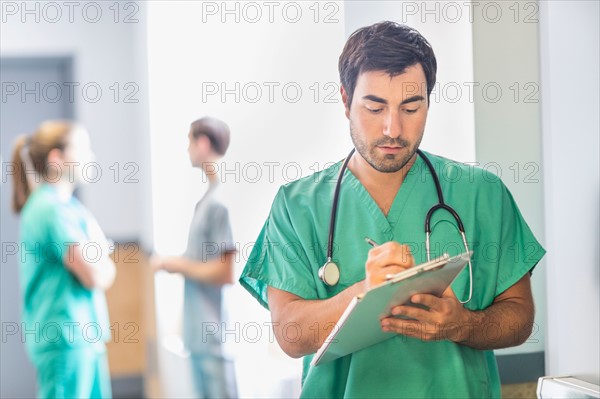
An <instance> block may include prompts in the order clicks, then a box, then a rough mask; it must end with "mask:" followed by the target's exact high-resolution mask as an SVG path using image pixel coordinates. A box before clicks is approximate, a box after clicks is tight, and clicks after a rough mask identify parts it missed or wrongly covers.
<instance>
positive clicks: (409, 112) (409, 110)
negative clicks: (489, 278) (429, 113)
mask: <svg viewBox="0 0 600 399" xmlns="http://www.w3.org/2000/svg"><path fill="white" fill-rule="evenodd" d="M418 110H419V109H418V108H415V109H405V110H404V112H406V113H407V114H414V113H415V112H417V111H418Z"/></svg>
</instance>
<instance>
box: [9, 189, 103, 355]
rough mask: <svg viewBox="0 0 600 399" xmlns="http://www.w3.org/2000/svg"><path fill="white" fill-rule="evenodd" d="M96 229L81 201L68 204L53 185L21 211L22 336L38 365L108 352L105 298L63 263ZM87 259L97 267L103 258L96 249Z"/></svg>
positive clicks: (37, 192)
mask: <svg viewBox="0 0 600 399" xmlns="http://www.w3.org/2000/svg"><path fill="white" fill-rule="evenodd" d="M91 223H96V221H95V219H94V217H93V215H92V214H91V213H90V212H89V211H88V210H87V209H86V208H85V207H84V206H83V205H82V204H81V202H79V201H78V200H77V198H75V197H71V198H70V199H69V200H67V201H65V200H63V199H61V197H60V196H59V195H58V193H57V191H56V189H55V188H54V187H52V186H50V185H47V184H42V185H41V186H39V187H38V188H37V189H36V190H34V191H33V193H32V194H31V195H30V196H29V198H28V200H27V202H26V203H25V206H24V207H23V209H22V211H21V224H20V241H21V267H20V285H21V295H22V298H23V313H22V331H23V333H24V334H23V336H24V339H25V347H26V349H27V351H28V353H29V355H30V356H31V358H32V360H33V361H34V362H36V359H41V357H42V356H43V354H44V353H45V352H48V351H51V350H63V349H68V348H77V347H81V346H88V347H89V346H90V345H92V346H96V347H98V350H99V351H103V350H104V343H105V342H106V341H108V340H109V339H110V326H109V321H108V311H107V307H106V298H105V296H104V292H103V291H102V290H99V289H92V290H90V289H88V288H86V287H84V286H83V285H82V284H81V283H80V282H79V280H78V279H77V278H76V277H75V275H74V274H73V273H72V272H71V271H69V270H68V269H67V268H66V266H65V265H64V263H63V259H64V257H65V255H66V254H67V250H68V245H70V243H71V244H72V243H80V245H84V244H85V243H86V242H87V241H88V240H89V239H90V238H89V236H88V233H87V228H88V225H90V224H91ZM86 256H89V259H90V261H91V260H93V259H96V256H97V255H96V252H95V250H94V249H91V247H90V250H89V252H88V255H86ZM25 330H27V331H28V332H29V333H26V331H25Z"/></svg>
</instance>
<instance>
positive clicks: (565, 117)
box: [540, 1, 600, 384]
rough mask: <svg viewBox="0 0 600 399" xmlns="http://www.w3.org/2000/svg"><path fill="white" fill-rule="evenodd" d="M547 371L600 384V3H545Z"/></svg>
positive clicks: (542, 27) (542, 20)
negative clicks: (599, 111) (599, 245)
mask: <svg viewBox="0 0 600 399" xmlns="http://www.w3.org/2000/svg"><path fill="white" fill-rule="evenodd" d="M540 11H541V12H540V44H541V52H540V56H541V83H542V87H541V89H542V131H543V144H544V145H543V157H544V177H545V182H546V184H545V203H546V207H545V209H546V210H545V220H546V243H547V248H548V255H547V261H546V265H547V269H548V273H547V281H548V283H547V284H548V286H547V288H548V296H547V306H548V315H547V318H548V331H547V340H546V366H547V374H549V375H555V376H557V375H574V376H577V377H579V378H581V379H583V380H586V381H589V382H592V383H596V384H600V347H599V345H600V343H599V341H600V339H599V337H600V320H599V316H600V308H599V306H600V305H599V302H600V288H599V286H600V283H599V280H600V273H599V265H600V255H599V250H598V243H599V242H600V234H599V227H598V226H599V224H600V223H599V210H598V209H599V148H600V143H599V138H598V136H599V134H598V132H599V130H600V125H599V122H598V109H600V103H599V99H598V96H599V94H598V93H599V92H600V86H599V81H598V79H599V78H598V76H599V68H600V66H599V63H598V57H599V50H598V49H599V48H600V46H599V43H598V37H599V31H598V26H599V20H598V19H599V17H598V16H599V15H600V9H599V3H598V2H596V1H543V2H540Z"/></svg>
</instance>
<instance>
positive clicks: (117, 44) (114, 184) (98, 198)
mask: <svg viewBox="0 0 600 399" xmlns="http://www.w3.org/2000/svg"><path fill="white" fill-rule="evenodd" d="M72 3H75V4H73V5H69V2H8V1H3V2H2V5H1V7H2V28H1V29H2V30H1V34H0V48H1V50H0V51H1V55H2V57H5V56H24V57H26V56H56V55H61V56H65V55H67V56H73V57H74V61H75V62H74V76H75V84H78V85H79V86H75V89H74V94H73V97H72V98H73V99H74V102H75V112H76V114H75V116H76V118H77V119H78V120H79V121H80V122H82V123H83V124H84V125H85V126H86V127H87V128H88V130H89V131H90V135H91V139H92V148H93V150H94V152H95V154H96V158H97V162H98V163H99V164H100V171H101V173H102V175H101V177H99V180H98V181H97V182H94V183H91V184H89V185H88V186H86V187H85V188H84V189H83V190H82V197H83V200H84V202H85V204H86V205H87V206H88V207H89V208H90V209H91V211H92V213H94V215H95V216H96V217H97V218H98V221H99V223H100V225H101V226H102V227H103V229H104V230H105V232H106V233H107V235H108V236H109V237H110V238H113V239H115V240H124V239H137V238H138V237H139V236H140V233H141V231H142V230H143V228H142V227H141V226H142V224H141V223H142V221H143V220H145V219H147V218H145V217H143V215H142V208H141V207H140V206H139V204H140V202H141V201H142V200H144V198H143V197H142V195H141V193H142V192H143V185H144V184H148V183H149V180H150V179H149V168H148V164H147V163H145V162H143V157H142V155H141V151H140V148H142V146H143V142H144V140H148V136H147V132H144V131H142V130H141V127H142V126H143V125H142V124H141V121H142V117H143V115H144V111H143V108H144V107H145V106H146V104H147V103H146V96H147V94H146V93H147V90H146V84H145V83H144V82H143V81H142V80H140V75H139V73H138V69H137V68H138V67H139V65H140V64H139V59H136V58H137V57H138V51H139V50H140V49H139V47H138V46H137V42H136V40H137V39H135V37H136V35H137V33H136V32H138V31H139V30H140V29H141V22H143V20H141V19H143V18H144V16H143V12H142V10H141V9H139V7H138V6H137V3H134V2H129V3H124V2H123V3H114V2H85V1H84V2H72ZM115 4H116V5H115ZM98 10H99V12H100V13H99V14H98ZM135 19H137V20H138V22H135V21H134V20H135ZM115 20H116V22H115ZM125 21H130V22H129V23H127V22H125ZM144 65H145V64H144ZM115 83H117V84H118V86H115ZM128 83H129V84H130V86H127V87H126V86H125V85H126V84H128ZM86 85H87V91H85V92H84V90H83V88H84V87H86ZM111 87H112V89H111ZM96 88H100V90H101V93H100V92H97V91H96ZM97 93H99V94H97ZM116 94H118V98H115V95H116ZM52 95H53V94H52ZM63 95H65V96H68V95H69V90H68V88H67V87H65V88H64V91H63ZM128 95H130V96H129V97H127V96H128ZM45 98H49V96H47V97H45V96H44V95H43V94H42V97H41V100H42V101H44V99H45ZM131 100H138V102H137V103H129V102H127V101H131ZM117 163H118V165H117ZM128 163H131V164H130V165H126V164H128ZM111 168H112V169H111ZM117 170H118V171H119V173H118V175H117V173H116V171H117ZM88 171H89V175H88V178H89V179H90V180H96V175H95V173H93V172H94V169H88ZM127 177H129V179H127ZM131 180H137V181H138V182H132V183H126V182H127V181H131Z"/></svg>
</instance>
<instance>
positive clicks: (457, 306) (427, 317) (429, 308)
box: [381, 288, 470, 342]
mask: <svg viewBox="0 0 600 399" xmlns="http://www.w3.org/2000/svg"><path fill="white" fill-rule="evenodd" d="M411 302H412V303H414V304H417V306H411V305H402V306H396V307H394V308H392V315H393V316H389V317H386V318H384V319H383V320H381V327H382V329H383V331H388V332H395V333H396V334H402V335H406V336H408V337H413V338H417V339H421V340H423V341H439V340H443V339H448V340H451V341H455V342H459V341H461V340H462V337H461V336H460V335H461V330H462V328H461V327H462V326H465V325H466V324H467V323H468V320H469V313H470V311H469V310H468V309H465V308H464V306H463V305H462V303H460V302H459V300H458V299H457V298H456V295H454V292H453V291H452V289H451V288H448V289H446V291H444V293H443V294H442V297H441V298H438V297H436V296H434V295H429V294H417V295H413V296H412V298H411ZM398 317H402V318H398ZM407 319H412V320H407Z"/></svg>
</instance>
